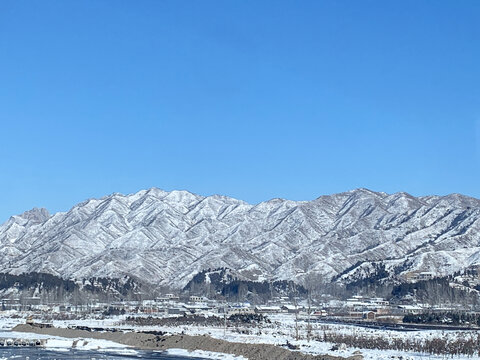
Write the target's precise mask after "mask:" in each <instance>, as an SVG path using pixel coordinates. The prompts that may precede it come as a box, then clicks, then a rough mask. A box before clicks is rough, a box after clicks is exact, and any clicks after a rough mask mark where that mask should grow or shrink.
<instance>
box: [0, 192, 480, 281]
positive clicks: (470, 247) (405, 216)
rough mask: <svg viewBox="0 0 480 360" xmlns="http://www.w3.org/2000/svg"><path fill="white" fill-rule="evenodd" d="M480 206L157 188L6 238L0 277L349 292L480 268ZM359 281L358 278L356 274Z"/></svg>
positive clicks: (89, 205) (37, 223) (8, 231)
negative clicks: (234, 280)
mask: <svg viewBox="0 0 480 360" xmlns="http://www.w3.org/2000/svg"><path fill="white" fill-rule="evenodd" d="M479 218H480V200H478V199H474V198H469V197H466V196H462V195H458V194H453V195H448V196H444V197H439V196H428V197H418V198H416V197H413V196H411V195H409V194H406V193H397V194H392V195H388V194H385V193H378V192H373V191H370V190H366V189H357V190H353V191H349V192H345V193H341V194H334V195H329V196H321V197H319V198H318V199H316V200H313V201H291V200H283V199H273V200H270V201H267V202H263V203H260V204H257V205H250V204H247V203H245V202H243V201H240V200H236V199H233V198H229V197H224V196H218V195H214V196H209V197H203V196H199V195H195V194H192V193H189V192H187V191H171V192H165V191H162V190H159V189H156V188H152V189H149V190H142V191H139V192H138V193H135V194H131V195H121V194H112V195H110V196H106V197H104V198H101V199H90V200H87V201H85V202H83V203H80V204H78V205H76V206H74V207H73V208H72V209H71V210H70V211H68V212H65V213H57V214H53V215H50V214H49V213H48V212H47V211H46V210H44V209H33V210H31V211H29V212H26V213H24V214H22V215H19V216H13V217H12V218H10V219H9V220H8V221H7V222H6V223H5V224H3V225H1V226H0V246H1V249H2V251H3V256H2V257H0V271H2V272H9V273H13V274H20V273H23V272H31V271H36V272H49V273H52V274H54V275H59V276H62V277H64V278H77V279H79V278H88V277H92V276H97V277H121V276H123V275H130V276H134V277H138V278H140V279H142V280H143V281H148V282H150V283H152V284H153V283H154V284H162V285H170V286H174V287H183V286H184V285H185V284H186V283H187V282H188V281H189V280H190V279H191V278H192V277H193V276H194V275H195V274H196V273H198V272H200V271H201V270H204V269H207V268H224V267H225V268H230V269H233V270H235V271H236V272H237V273H238V274H241V276H243V277H244V278H247V279H251V280H263V279H268V280H270V279H272V280H278V279H280V280H281V279H286V280H298V281H300V282H302V281H329V280H330V279H332V278H334V277H335V279H338V280H340V281H349V279H357V278H359V277H364V276H368V273H369V271H370V270H371V268H372V266H373V264H378V263H381V264H382V265H384V266H385V268H386V270H387V271H388V272H389V273H390V274H391V276H392V277H399V276H404V275H406V274H408V273H411V272H412V271H433V272H435V273H436V274H438V275H445V274H449V273H452V272H454V271H456V270H459V269H462V268H465V267H467V266H470V265H474V264H480V235H479V234H480V232H479V230H480V221H479ZM347 270H348V271H347Z"/></svg>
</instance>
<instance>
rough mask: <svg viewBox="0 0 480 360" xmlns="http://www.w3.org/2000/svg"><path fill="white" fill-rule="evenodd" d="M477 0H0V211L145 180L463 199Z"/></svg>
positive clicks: (474, 186) (279, 191)
mask: <svg viewBox="0 0 480 360" xmlns="http://www.w3.org/2000/svg"><path fill="white" fill-rule="evenodd" d="M479 24H480V1H468V0H463V1H453V0H452V1H437V0H436V1H425V0H415V1H404V0H402V1H356V0H355V1H353V0H352V1H319V0H315V1H294V0H292V1H278V0H275V1H257V0H255V1H233V0H231V1H224V0H222V1H220V0H219V1H205V0H202V1H177V0H175V1H113V0H111V1H101V0H95V1H65V0H61V1H21V0H11V1H9V0H3V1H1V2H0V125H1V128H0V132H1V140H0V155H1V161H2V163H1V173H0V193H1V199H0V222H1V221H4V220H6V219H7V218H8V217H9V216H10V215H13V214H17V213H21V212H23V211H24V210H27V209H29V208H32V207H34V206H38V207H46V208H48V209H49V210H50V211H52V212H53V211H64V210H67V209H69V208H70V207H71V206H73V205H74V204H76V203H77V202H79V201H82V200H84V199H86V198H89V197H100V196H103V195H106V194H109V193H112V192H122V193H131V192H135V191H138V190H140V189H144V188H150V187H153V186H156V187H159V188H162V189H165V190H173V189H187V190H190V191H192V192H196V193H200V194H203V195H209V194H214V193H219V194H225V195H229V196H233V197H237V198H241V199H244V200H246V201H249V202H252V203H255V202H260V201H263V200H267V199H269V198H273V197H284V198H290V199H298V200H307V199H313V198H316V197H317V196H319V195H322V194H329V193H334V192H341V191H346V190H349V189H353V188H357V187H367V188H370V189H372V190H376V191H385V192H396V191H407V192H410V193H412V194H414V195H425V194H447V193H452V192H460V193H464V194H467V195H472V196H476V197H480V179H479V178H480V177H479V175H480V170H479V169H480V160H479V158H480V144H479V142H480V85H479V84H480V65H479V64H480V25H479Z"/></svg>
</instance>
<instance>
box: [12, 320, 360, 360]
mask: <svg viewBox="0 0 480 360" xmlns="http://www.w3.org/2000/svg"><path fill="white" fill-rule="evenodd" d="M13 331H19V332H29V333H36V334H43V335H52V336H61V337H66V338H94V339H104V340H110V341H114V342H117V343H120V344H124V345H129V346H132V347H135V348H139V349H144V350H167V349H172V348H178V349H185V350H189V351H191V350H205V351H215V352H221V353H227V354H234V355H237V356H238V355H241V356H243V357H245V358H247V359H249V360H361V359H363V357H362V356H361V355H354V356H350V357H348V358H344V357H338V356H330V355H317V356H314V355H307V354H303V353H300V352H297V351H290V350H288V349H285V348H283V347H280V346H275V345H270V344H243V343H237V342H229V341H225V340H220V339H214V338H211V337H210V336H206V335H204V336H190V335H169V336H159V335H153V334H147V333H142V332H121V331H118V332H97V331H86V330H76V329H63V328H54V327H49V328H47V327H39V326H35V325H27V324H22V325H17V326H16V327H15V328H14V329H13Z"/></svg>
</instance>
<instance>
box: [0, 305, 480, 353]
mask: <svg viewBox="0 0 480 360" xmlns="http://www.w3.org/2000/svg"><path fill="white" fill-rule="evenodd" d="M268 317H269V318H270V320H271V321H272V323H271V324H265V325H262V326H261V327H256V328H251V327H248V326H238V327H229V328H227V330H226V331H225V330H224V329H223V328H221V327H211V326H208V327H205V326H192V325H189V326H176V327H173V326H172V327H166V326H143V327H140V326H135V329H137V330H157V331H165V332H168V333H170V334H180V333H184V334H188V335H203V334H206V335H210V336H212V337H214V338H218V339H224V340H227V341H232V342H242V343H264V344H275V345H285V344H286V343H287V342H289V343H291V344H295V345H298V346H299V347H300V351H301V352H304V353H308V354H316V355H318V354H330V355H335V356H350V355H354V354H355V353H358V352H360V353H362V354H363V356H364V359H365V360H380V359H390V360H395V359H402V360H425V359H426V358H428V359H431V360H436V359H445V357H444V356H435V355H429V354H424V353H423V354H421V353H415V352H404V351H394V350H369V349H362V348H353V347H350V348H349V347H346V346H339V349H337V350H333V348H334V345H335V344H334V343H331V342H324V341H316V340H310V341H308V340H307V338H306V334H307V324H306V323H305V322H300V323H299V326H298V328H299V337H300V340H295V337H296V329H295V317H294V316H293V315H290V314H276V315H268ZM124 319H125V316H116V317H111V318H109V319H105V320H96V319H85V320H66V321H54V322H53V324H54V326H56V327H67V326H72V325H77V326H90V327H116V328H125V329H126V328H128V329H131V328H133V326H132V325H131V324H125V322H124ZM24 321H25V320H24V319H11V318H8V317H4V318H2V315H1V314H0V329H8V328H10V329H11V328H12V327H14V326H15V325H16V324H17V323H24ZM9 334H11V333H9ZM325 334H343V335H359V336H360V335H361V336H364V337H371V338H375V337H382V338H385V339H389V340H390V341H394V340H395V339H400V340H416V341H420V342H421V341H424V340H427V339H448V340H455V339H458V338H468V337H475V338H476V337H477V336H479V335H480V332H478V331H444V330H443V331H442V330H420V331H408V332H401V331H393V330H380V329H370V328H364V327H359V326H354V325H340V324H324V323H312V331H311V337H312V338H316V337H320V338H322V337H323V336H324V335H325ZM0 336H2V335H1V333H0ZM34 336H36V337H38V335H34ZM19 337H20V336H19ZM23 337H25V336H23ZM49 338H50V339H51V340H49V342H48V343H47V344H48V346H50V347H55V346H57V345H58V348H61V347H62V346H64V345H65V346H67V345H69V346H70V347H71V344H72V340H71V339H61V338H59V339H55V338H53V337H49ZM62 341H66V343H65V342H62ZM85 341H87V344H85V345H83V344H81V346H85V348H86V349H89V350H92V349H95V350H97V347H96V346H98V347H100V348H105V349H107V348H108V349H111V348H113V349H115V346H114V345H112V344H107V343H106V342H105V341H104V340H94V339H91V340H89V339H85ZM68 342H69V344H68ZM108 343H111V342H108ZM113 344H115V343H113ZM116 345H117V346H121V347H123V350H125V351H134V350H131V349H128V348H127V347H126V346H124V345H119V344H116ZM65 346H64V348H65ZM77 347H78V345H77ZM117 349H118V350H120V349H119V348H117ZM175 352H177V353H176V354H178V355H180V353H181V355H189V356H201V357H209V358H212V359H224V360H227V359H228V360H230V359H233V358H235V360H244V358H241V357H233V358H232V357H231V356H230V357H229V356H227V355H225V354H219V353H208V354H207V353H205V354H203V353H202V354H200V353H199V352H193V353H185V350H178V349H172V350H170V352H169V353H171V354H172V355H173V354H174V353H175ZM222 356H223V357H222ZM449 358H451V359H456V360H466V359H471V357H470V358H469V357H467V356H455V355H454V356H453V357H452V356H449Z"/></svg>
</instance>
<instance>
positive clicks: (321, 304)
mask: <svg viewBox="0 0 480 360" xmlns="http://www.w3.org/2000/svg"><path fill="white" fill-rule="evenodd" d="M436 312H437V313H443V312H467V313H469V314H474V315H475V316H476V315H477V313H476V312H473V311H466V310H464V309H462V308H461V307H460V306H452V305H451V304H448V305H435V306H432V305H429V304H422V303H417V302H416V301H415V300H414V299H408V301H403V302H402V303H390V302H389V301H388V300H385V299H383V298H376V297H374V298H369V297H364V296H360V295H354V296H352V297H351V298H348V299H345V300H339V299H333V298H331V297H324V298H317V299H304V298H303V299H302V298H294V299H291V298H290V297H286V296H285V297H276V298H273V299H272V300H269V301H268V302H267V303H266V304H250V303H248V302H235V303H234V302H226V301H224V300H216V299H208V298H207V297H202V296H185V295H183V296H182V295H178V294H173V293H168V294H165V295H164V296H162V297H158V298H156V299H152V300H142V301H112V302H109V303H106V302H94V301H92V302H88V303H86V304H75V305H73V304H69V303H67V302H64V303H58V302H53V303H43V302H42V300H41V298H40V297H22V298H4V299H0V315H3V316H12V317H20V316H23V317H26V316H33V317H35V318H39V319H44V320H48V319H81V318H89V317H92V318H96V319H102V318H108V317H109V316H112V315H127V316H130V317H158V318H168V317H186V318H188V317H192V316H196V317H204V318H210V317H213V318H215V317H217V318H221V319H223V318H229V317H231V316H235V315H241V316H249V315H263V316H268V315H275V314H293V315H295V317H296V319H298V320H301V321H308V322H310V321H311V322H322V321H323V322H329V321H335V322H345V323H356V322H360V323H366V324H368V323H383V324H389V325H390V326H393V325H395V324H403V320H404V318H405V316H407V315H420V314H425V313H436ZM479 315H480V314H479ZM448 323H449V322H448V321H445V323H444V325H448ZM403 325H406V324H403ZM465 325H467V326H468V325H469V324H465ZM470 325H471V327H474V324H470Z"/></svg>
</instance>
